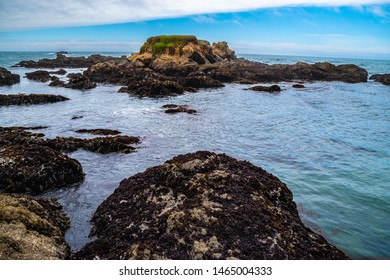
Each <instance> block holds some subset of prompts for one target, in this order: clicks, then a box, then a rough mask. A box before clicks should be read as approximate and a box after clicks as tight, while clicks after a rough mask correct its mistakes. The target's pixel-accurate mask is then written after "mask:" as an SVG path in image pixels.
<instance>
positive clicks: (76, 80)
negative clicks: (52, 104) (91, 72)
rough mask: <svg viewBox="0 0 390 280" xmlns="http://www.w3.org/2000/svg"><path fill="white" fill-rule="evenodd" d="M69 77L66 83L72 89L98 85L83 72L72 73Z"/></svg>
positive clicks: (89, 87)
mask: <svg viewBox="0 0 390 280" xmlns="http://www.w3.org/2000/svg"><path fill="white" fill-rule="evenodd" d="M67 77H68V78H69V81H68V83H66V84H65V87H66V88H72V89H81V90H84V89H91V88H95V87H96V83H94V82H92V81H90V80H89V79H88V77H86V76H84V75H83V74H81V73H71V74H68V76H67Z"/></svg>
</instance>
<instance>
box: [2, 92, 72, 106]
mask: <svg viewBox="0 0 390 280" xmlns="http://www.w3.org/2000/svg"><path fill="white" fill-rule="evenodd" d="M66 100H69V98H66V97H64V96H62V95H52V94H22V93H19V94H0V106H11V105H35V104H47V103H55V102H60V101H66Z"/></svg>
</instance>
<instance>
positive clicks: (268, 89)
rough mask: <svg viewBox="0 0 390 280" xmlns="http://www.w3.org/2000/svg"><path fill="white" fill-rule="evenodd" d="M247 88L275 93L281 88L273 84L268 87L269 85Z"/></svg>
mask: <svg viewBox="0 0 390 280" xmlns="http://www.w3.org/2000/svg"><path fill="white" fill-rule="evenodd" d="M247 90H254V91H265V92H270V93H273V92H280V91H281V88H280V86H278V85H272V86H269V87H267V86H254V87H250V88H247Z"/></svg>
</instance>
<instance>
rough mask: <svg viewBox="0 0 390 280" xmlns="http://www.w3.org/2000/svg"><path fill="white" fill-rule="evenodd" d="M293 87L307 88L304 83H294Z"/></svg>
mask: <svg viewBox="0 0 390 280" xmlns="http://www.w3.org/2000/svg"><path fill="white" fill-rule="evenodd" d="M292 87H293V88H305V86H304V85H302V84H294V85H293V86H292Z"/></svg>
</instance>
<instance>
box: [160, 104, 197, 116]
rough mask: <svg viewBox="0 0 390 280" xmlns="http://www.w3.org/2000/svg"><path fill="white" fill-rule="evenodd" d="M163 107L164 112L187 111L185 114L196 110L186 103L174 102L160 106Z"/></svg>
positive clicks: (193, 112)
mask: <svg viewBox="0 0 390 280" xmlns="http://www.w3.org/2000/svg"><path fill="white" fill-rule="evenodd" d="M162 108H164V109H165V113H166V114H176V113H187V114H195V113H197V111H196V110H194V109H191V108H188V106H187V105H176V104H166V105H164V106H162Z"/></svg>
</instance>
